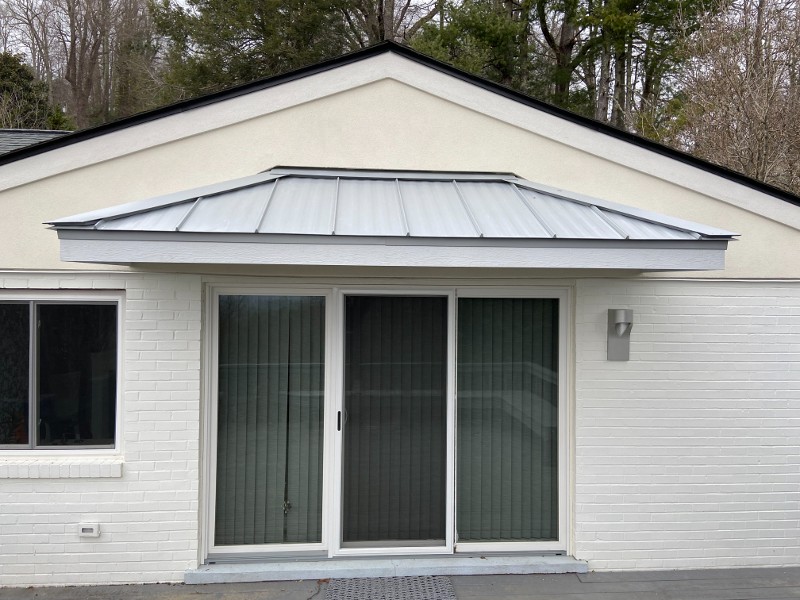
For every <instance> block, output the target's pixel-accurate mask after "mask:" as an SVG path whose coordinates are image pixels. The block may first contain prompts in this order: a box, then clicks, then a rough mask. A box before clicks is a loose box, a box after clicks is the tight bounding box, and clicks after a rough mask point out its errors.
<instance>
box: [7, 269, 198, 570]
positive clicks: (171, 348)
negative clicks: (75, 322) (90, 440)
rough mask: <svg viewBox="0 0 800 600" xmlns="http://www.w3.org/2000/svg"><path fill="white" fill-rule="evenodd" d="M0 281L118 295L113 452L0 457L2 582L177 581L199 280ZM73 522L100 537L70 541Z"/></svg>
mask: <svg viewBox="0 0 800 600" xmlns="http://www.w3.org/2000/svg"><path fill="white" fill-rule="evenodd" d="M0 288H5V289H6V290H17V289H25V288H35V289H30V297H31V298H38V297H41V295H37V292H38V291H39V290H43V291H44V290H58V289H62V290H65V291H66V290H70V291H79V292H80V293H90V291H91V290H123V291H124V298H125V301H124V304H123V305H122V309H121V312H120V318H122V319H124V327H123V329H124V333H123V344H122V354H123V355H122V357H121V361H122V364H123V388H122V389H121V390H119V393H120V394H122V398H121V400H122V401H121V407H122V410H121V414H120V415H119V416H118V418H119V419H121V420H122V439H120V440H118V445H119V446H120V447H121V450H122V452H121V455H119V456H117V457H116V459H111V458H104V459H92V458H88V457H87V455H86V453H80V452H79V451H73V452H69V451H68V452H69V455H64V454H63V453H58V455H57V457H56V459H55V460H54V459H53V457H52V454H51V456H50V458H48V457H38V456H37V457H31V454H30V453H29V454H27V455H21V453H19V452H18V453H16V454H15V455H14V456H9V454H10V453H8V452H5V453H2V454H3V457H2V459H1V460H0V475H5V477H6V478H4V479H0V585H7V586H17V585H63V584H77V583H81V584H92V583H128V582H142V581H182V579H183V572H184V570H185V569H187V568H190V567H195V566H196V565H197V552H198V530H199V528H198V481H199V474H198V462H199V437H200V434H199V432H200V314H201V283H200V277H199V276H186V275H168V274H164V275H140V274H135V275H125V276H122V275H120V274H119V273H110V274H76V275H67V274H60V275H46V274H37V275H36V276H35V277H29V278H28V277H25V276H23V275H21V274H15V275H13V276H8V277H5V278H4V277H3V276H0ZM43 293H47V292H43ZM56 469H57V470H56ZM23 475H24V476H25V477H26V478H23V477H22V476H23ZM92 475H95V476H94V477H93V476H92ZM15 476H16V477H15ZM80 522H89V523H99V524H100V531H101V535H100V537H98V538H81V537H78V529H77V526H78V523H80Z"/></svg>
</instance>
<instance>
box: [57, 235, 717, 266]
mask: <svg viewBox="0 0 800 600" xmlns="http://www.w3.org/2000/svg"><path fill="white" fill-rule="evenodd" d="M725 245H726V242H705V243H704V244H703V247H697V245H696V244H694V245H689V246H688V247H682V246H669V245H662V246H657V247H640V246H633V245H631V247H627V248H626V247H614V246H611V247H603V246H600V245H594V244H593V245H589V246H577V245H576V246H574V247H563V246H558V247H550V248H548V247H530V246H516V247H515V246H490V245H458V246H442V245H433V244H429V245H415V246H411V245H388V244H336V245H332V244H325V243H305V244H287V243H274V244H270V243H265V242H260V243H259V242H239V243H237V242H209V241H193V242H189V241H158V240H153V241H145V240H141V241H123V240H87V239H64V238H63V237H62V239H61V260H63V261H68V262H95V263H124V264H129V263H181V264H197V263H203V264H240V265H320V266H365V267H492V268H548V269H634V270H643V271H661V270H664V271H670V270H674V271H694V270H721V269H724V267H725Z"/></svg>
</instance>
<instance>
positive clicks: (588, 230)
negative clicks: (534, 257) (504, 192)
mask: <svg viewBox="0 0 800 600" xmlns="http://www.w3.org/2000/svg"><path fill="white" fill-rule="evenodd" d="M522 194H523V196H525V199H526V200H527V201H528V203H529V204H530V206H531V207H532V208H533V209H534V210H535V211H536V214H538V215H539V217H540V218H541V219H542V222H543V223H544V224H545V225H546V226H547V227H549V228H550V230H551V231H552V232H553V233H554V234H555V235H556V237H559V238H568V239H575V238H579V239H594V240H618V239H622V238H624V236H622V235H620V234H619V233H618V232H617V231H616V230H615V229H614V228H613V227H612V226H611V225H609V224H608V221H606V220H605V219H604V218H603V216H602V214H598V213H597V212H595V211H593V210H592V207H591V206H587V205H585V204H580V203H578V202H564V200H562V199H560V198H556V197H553V196H549V195H546V194H542V193H540V192H535V191H533V190H530V189H524V190H522Z"/></svg>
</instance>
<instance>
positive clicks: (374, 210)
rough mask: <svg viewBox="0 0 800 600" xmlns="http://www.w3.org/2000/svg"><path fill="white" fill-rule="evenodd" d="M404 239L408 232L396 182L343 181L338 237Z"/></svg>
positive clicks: (338, 211) (338, 216) (338, 206)
mask: <svg viewBox="0 0 800 600" xmlns="http://www.w3.org/2000/svg"><path fill="white" fill-rule="evenodd" d="M368 232H372V235H378V236H404V235H406V234H407V233H408V228H407V225H406V221H405V217H404V216H403V209H402V205H401V199H400V190H399V185H398V183H397V182H396V181H394V180H388V179H387V180H379V179H361V180H354V179H340V180H339V201H338V203H337V213H336V232H335V233H336V235H365V234H367V233H368Z"/></svg>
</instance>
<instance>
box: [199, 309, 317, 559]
mask: <svg viewBox="0 0 800 600" xmlns="http://www.w3.org/2000/svg"><path fill="white" fill-rule="evenodd" d="M324 311H325V299H324V298H322V297H288V296H250V295H240V296H239V295H226V296H220V298H219V388H218V398H219V403H218V404H219V413H218V431H217V482H216V483H217V490H216V518H215V540H214V541H215V545H218V546H220V545H243V544H271V543H303V542H305V543H311V542H319V541H321V539H322V535H321V532H322V449H323V448H322V417H323V388H324V347H325V340H324V330H325V314H324Z"/></svg>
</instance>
